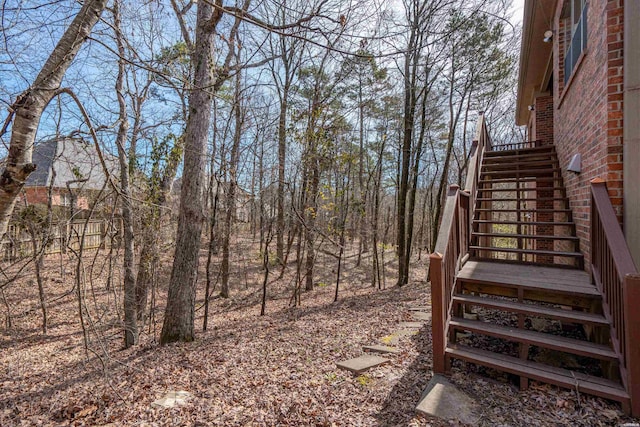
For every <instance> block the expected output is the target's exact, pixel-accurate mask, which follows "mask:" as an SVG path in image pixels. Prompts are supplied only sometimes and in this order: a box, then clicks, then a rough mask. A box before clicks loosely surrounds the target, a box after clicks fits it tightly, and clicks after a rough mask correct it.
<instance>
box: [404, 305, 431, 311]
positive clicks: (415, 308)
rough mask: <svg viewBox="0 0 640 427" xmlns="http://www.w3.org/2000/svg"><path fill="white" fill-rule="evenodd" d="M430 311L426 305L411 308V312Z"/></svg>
mask: <svg viewBox="0 0 640 427" xmlns="http://www.w3.org/2000/svg"><path fill="white" fill-rule="evenodd" d="M427 310H429V307H427V306H426V305H420V306H416V307H409V311H427Z"/></svg>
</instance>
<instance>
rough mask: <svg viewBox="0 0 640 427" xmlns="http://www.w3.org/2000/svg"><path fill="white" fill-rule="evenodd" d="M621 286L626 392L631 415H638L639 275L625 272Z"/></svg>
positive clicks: (639, 396) (639, 365)
mask: <svg viewBox="0 0 640 427" xmlns="http://www.w3.org/2000/svg"><path fill="white" fill-rule="evenodd" d="M623 286H624V292H623V294H622V295H623V300H624V317H625V319H624V324H625V341H626V343H627V346H626V348H627V351H626V354H625V365H626V368H627V392H628V393H629V396H630V397H631V415H632V416H634V417H640V310H638V306H639V305H640V275H638V274H627V275H626V276H625V278H624V285H623Z"/></svg>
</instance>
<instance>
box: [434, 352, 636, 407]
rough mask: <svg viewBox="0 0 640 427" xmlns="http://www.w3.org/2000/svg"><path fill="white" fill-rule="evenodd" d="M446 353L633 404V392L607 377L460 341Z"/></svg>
mask: <svg viewBox="0 0 640 427" xmlns="http://www.w3.org/2000/svg"><path fill="white" fill-rule="evenodd" d="M445 352H446V354H447V355H448V356H450V357H453V358H456V359H461V360H465V361H467V362H470V363H475V364H478V365H482V366H486V367H488V368H492V369H496V370H498V371H502V372H507V373H509V374H514V375H518V376H523V377H526V378H530V379H532V380H535V381H541V382H544V383H548V384H554V385H557V386H560V387H564V388H568V389H571V390H576V389H577V390H579V391H580V392H583V393H587V394H591V395H594V396H599V397H602V398H605V399H611V400H615V401H618V402H623V403H625V404H626V405H628V404H629V395H628V394H627V392H626V391H625V390H624V387H623V386H622V385H621V384H618V383H616V382H614V381H609V380H607V379H604V378H599V377H594V376H591V375H586V374H583V373H580V372H574V371H570V370H568V369H563V368H556V367H552V366H548V365H544V364H542V363H537V362H533V361H530V360H523V359H519V358H516V357H511V356H505V355H503V354H498V353H493V352H490V351H487V350H480V349H476V348H472V347H467V346H462V345H459V344H451V345H449V346H448V347H447V348H446V350H445Z"/></svg>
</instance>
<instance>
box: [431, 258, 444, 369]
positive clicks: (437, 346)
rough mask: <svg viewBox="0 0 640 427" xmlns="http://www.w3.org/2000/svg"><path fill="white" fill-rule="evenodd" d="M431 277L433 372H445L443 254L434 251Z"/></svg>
mask: <svg viewBox="0 0 640 427" xmlns="http://www.w3.org/2000/svg"><path fill="white" fill-rule="evenodd" d="M429 272H430V276H431V277H430V279H431V345H432V352H433V372H434V373H436V374H443V373H444V372H445V363H444V359H445V355H444V345H445V342H444V328H445V324H446V319H445V312H444V310H445V308H444V298H443V293H444V287H443V283H442V278H443V277H442V276H443V275H442V255H441V254H439V253H437V252H434V253H432V254H431V255H429Z"/></svg>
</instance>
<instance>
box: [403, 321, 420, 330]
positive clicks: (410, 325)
mask: <svg viewBox="0 0 640 427" xmlns="http://www.w3.org/2000/svg"><path fill="white" fill-rule="evenodd" d="M398 326H400V327H401V328H418V329H420V328H422V327H423V326H424V323H422V322H400V324H399V325H398Z"/></svg>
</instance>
